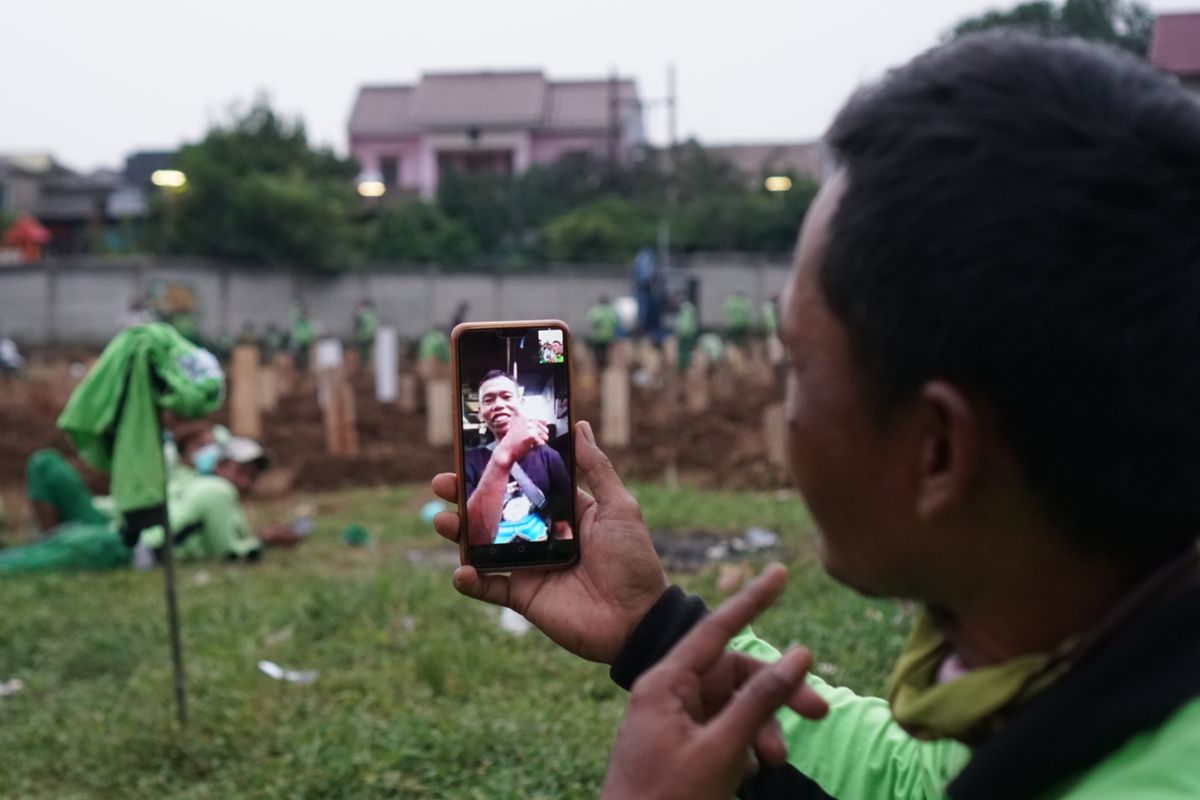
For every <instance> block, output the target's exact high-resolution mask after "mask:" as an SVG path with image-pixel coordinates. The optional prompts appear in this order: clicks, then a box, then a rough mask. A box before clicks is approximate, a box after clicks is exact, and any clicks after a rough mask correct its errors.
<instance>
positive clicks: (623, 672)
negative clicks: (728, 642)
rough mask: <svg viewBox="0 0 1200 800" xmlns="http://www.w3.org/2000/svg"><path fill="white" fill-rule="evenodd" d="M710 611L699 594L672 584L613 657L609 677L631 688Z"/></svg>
mask: <svg viewBox="0 0 1200 800" xmlns="http://www.w3.org/2000/svg"><path fill="white" fill-rule="evenodd" d="M707 614H708V607H707V606H706V605H704V601H703V600H701V599H700V598H699V597H696V596H695V595H690V596H689V595H687V594H685V593H684V591H683V589H680V588H679V587H678V586H672V587H670V588H669V589H667V590H666V591H665V592H663V593H662V597H660V598H658V601H657V602H656V603H655V604H654V605H653V606H651V607H650V610H649V611H647V612H646V616H644V617H642V621H641V622H639V623H638V624H637V627H636V628H634V629H633V633H631V634H629V638H628V639H626V640H625V644H623V645H622V646H621V651H620V652H619V653H617V657H616V659H614V660H613V663H612V668H611V669H610V670H609V672H608V675H609V677H610V678H612V679H613V682H614V683H616V684H617V685H618V686H620V687H621V688H622V689H626V690H628V689H629V687H631V686H633V682H634V681H636V680H637V679H638V676H640V675H641V674H642V673H643V672H645V671H646V670H648V669H650V668H651V667H653V666H654V665H655V664H657V663H658V661H659V659H661V658H662V657H663V656H665V655H666V654H667V651H668V650H670V649H671V648H672V647H674V646H675V643H676V642H678V641H679V640H680V639H682V638H683V637H684V636H685V635H686V634H687V632H688V631H690V630H691V629H692V626H693V625H695V624H696V623H697V622H699V621H700V620H702V619H704V617H705V615H707Z"/></svg>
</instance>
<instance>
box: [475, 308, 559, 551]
mask: <svg viewBox="0 0 1200 800" xmlns="http://www.w3.org/2000/svg"><path fill="white" fill-rule="evenodd" d="M567 345H568V342H567V338H566V334H565V332H564V331H563V329H561V328H557V327H549V328H524V329H509V330H504V329H492V330H471V331H465V332H464V333H463V334H462V335H461V336H460V339H459V348H458V352H459V379H460V381H461V384H460V386H459V387H458V388H459V397H460V413H461V414H462V431H463V437H462V447H463V485H464V493H465V496H466V498H467V500H466V502H467V535H468V543H469V544H470V545H471V546H472V547H475V548H479V547H487V548H488V550H489V551H491V552H492V553H493V554H494V553H496V552H498V551H500V552H514V553H515V552H517V551H519V552H521V553H524V552H525V551H526V550H527V549H529V550H537V551H539V552H542V551H544V550H545V549H547V548H550V549H552V548H553V547H554V546H555V543H562V544H560V545H559V546H560V549H561V548H562V547H563V546H564V545H565V544H566V543H567V542H570V541H571V540H573V538H574V531H573V530H572V526H573V520H572V519H571V514H572V510H573V504H572V500H573V497H574V485H573V482H572V477H571V475H572V472H571V459H572V452H571V441H570V413H569V409H568V398H569V393H568V387H567V380H568V377H567V376H568V369H569V367H568V363H567V359H568V355H569V354H568V353H567ZM497 454H500V455H497ZM493 460H495V464H494V465H492V468H491V469H489V465H490V464H491V462H492V461H493ZM506 463H508V464H511V467H510V468H509V469H508V470H505V469H503V465H504V464H506ZM530 545H534V546H535V547H529V546H530Z"/></svg>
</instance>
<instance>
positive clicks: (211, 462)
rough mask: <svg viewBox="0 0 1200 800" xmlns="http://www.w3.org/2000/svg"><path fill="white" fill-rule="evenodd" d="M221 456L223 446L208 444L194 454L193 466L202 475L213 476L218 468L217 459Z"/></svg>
mask: <svg viewBox="0 0 1200 800" xmlns="http://www.w3.org/2000/svg"><path fill="white" fill-rule="evenodd" d="M220 456H221V446H220V445H219V444H206V445H204V446H203V447H201V448H200V449H199V450H197V451H196V452H195V453H192V466H193V467H195V469H196V472H199V473H200V474H201V475H212V472H213V470H214V469H216V466H217V459H218V458H219V457H220Z"/></svg>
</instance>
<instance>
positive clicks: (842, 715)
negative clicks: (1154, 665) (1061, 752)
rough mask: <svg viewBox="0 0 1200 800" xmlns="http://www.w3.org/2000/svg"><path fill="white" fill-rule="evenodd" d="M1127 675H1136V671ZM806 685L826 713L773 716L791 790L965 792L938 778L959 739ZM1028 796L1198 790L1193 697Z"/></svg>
mask: <svg viewBox="0 0 1200 800" xmlns="http://www.w3.org/2000/svg"><path fill="white" fill-rule="evenodd" d="M730 646H731V648H732V649H734V650H737V651H739V652H742V653H746V654H747V655H752V656H754V657H756V658H760V659H763V660H769V661H774V660H775V659H777V658H779V652H778V651H777V650H775V648H773V647H772V646H771V645H769V644H767V643H766V642H764V641H762V640H761V639H758V638H757V637H756V636H755V635H754V634H753V632H751V631H749V630H747V631H744V632H743V633H742V634H741V635H739V636H738V637H736V638H735V639H734V640H733V641H732V642H731V643H730ZM1128 678H1129V680H1131V681H1136V680H1137V679H1138V678H1137V676H1136V675H1129V676H1128ZM808 684H809V686H811V687H812V688H813V689H815V690H816V691H817V693H818V694H820V695H821V696H822V697H823V698H825V700H826V701H827V702H828V703H829V714H828V715H827V716H826V717H825V719H822V720H816V721H813V720H806V719H803V718H802V717H800V716H798V715H797V714H795V713H794V712H792V711H790V710H789V709H784V710H783V711H781V712H780V713H779V715H778V718H779V722H780V725H781V726H782V728H783V735H784V741H785V742H787V745H788V759H789V766H791V767H794V769H795V772H797V773H799V774H798V775H797V776H795V778H796V780H795V784H796V788H797V792H798V793H793V794H791V795H790V796H792V797H796V798H800V797H809V798H839V800H840V799H841V798H847V800H848V799H849V798H857V799H858V800H874V799H875V798H878V800H884V799H885V798H906V800H907V799H908V798H911V799H912V800H940V798H946V797H959V796H963V797H966V796H974V795H959V794H957V793H954V792H953V791H951V792H949V793H948V792H947V787H948V786H950V785H951V784H952V782H953V781H954V779H955V778H957V777H958V776H959V775H960V773H963V772H964V767H966V765H967V763H968V762H969V761H970V760H971V756H972V754H971V751H970V750H969V749H968V748H967V747H966V746H965V745H962V744H959V743H958V742H955V741H951V740H940V741H935V742H922V741H918V740H917V739H914V738H913V737H911V736H909V735H908V734H907V733H905V731H904V730H903V729H902V728H901V727H900V726H899V725H897V724H896V722H895V720H894V719H892V714H891V711H890V709H889V708H888V704H887V701H885V700H883V699H881V698H877V697H859V696H858V695H856V694H854V692H852V691H850V690H849V689H839V688H834V687H832V686H830V685H829V684H827V683H825V682H824V681H822V680H821V679H820V678H818V677H816V676H815V675H810V676H809V678H808ZM1097 702H1100V701H1099V700H1097ZM1059 744H1060V746H1061V744H1062V743H1061V742H1060V743H1059ZM1048 749H1050V750H1051V751H1053V749H1054V744H1053V743H1050V747H1049V748H1048ZM1009 766H1010V769H1016V770H1020V769H1022V768H1028V765H1027V764H1026V763H1024V762H1022V763H1013V764H1010V765H1009ZM812 783H815V784H816V786H812V785H811V784H812ZM761 796H770V797H775V796H776V795H761ZM778 796H779V797H784V796H785V795H782V794H781V795H778ZM1001 796H1003V795H1001ZM1008 796H1009V797H1013V798H1016V797H1030V795H1025V794H1011V795H1008ZM1032 797H1035V798H1040V800H1127V799H1128V798H1137V800H1183V798H1196V797H1200V696H1196V697H1194V698H1193V699H1192V700H1190V701H1189V702H1186V703H1184V704H1183V705H1182V706H1181V707H1179V708H1178V709H1177V710H1176V711H1175V712H1174V713H1173V714H1171V715H1170V716H1169V717H1168V718H1167V719H1166V720H1165V721H1164V722H1163V723H1162V724H1161V725H1159V726H1157V727H1155V728H1152V729H1150V730H1147V731H1144V732H1141V733H1138V734H1135V735H1134V736H1132V737H1130V738H1129V739H1128V740H1127V741H1125V742H1124V743H1123V744H1121V745H1120V746H1119V747H1118V748H1117V749H1116V750H1115V751H1114V752H1112V753H1111V754H1110V755H1108V756H1107V757H1106V758H1104V759H1102V760H1100V761H1099V762H1098V763H1095V764H1093V765H1092V766H1090V768H1084V769H1083V770H1081V771H1079V772H1076V773H1074V774H1070V775H1067V776H1065V777H1063V778H1061V779H1059V780H1056V781H1054V782H1053V785H1052V786H1051V787H1050V788H1048V789H1046V790H1044V791H1041V792H1039V793H1038V794H1035V795H1032Z"/></svg>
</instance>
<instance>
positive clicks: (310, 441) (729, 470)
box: [0, 372, 789, 492]
mask: <svg viewBox="0 0 1200 800" xmlns="http://www.w3.org/2000/svg"><path fill="white" fill-rule="evenodd" d="M20 383H21V384H24V385H20V386H19V389H17V390H14V388H13V387H14V385H9V386H4V385H0V486H3V487H13V486H19V485H21V484H22V483H23V482H24V469H25V461H26V459H28V457H29V455H30V454H31V453H32V452H33V451H35V450H37V449H38V448H39V447H55V448H57V449H59V450H60V451H62V452H63V453H72V448H71V447H70V445H69V443H68V442H67V440H66V437H64V436H63V435H62V434H61V433H59V432H58V431H57V430H56V429H55V427H54V421H55V419H56V418H57V416H58V413H59V411H60V410H61V407H62V404H63V403H65V400H66V396H67V394H69V388H68V389H67V390H66V392H64V390H63V387H61V386H56V385H53V382H52V381H49V382H46V381H42V382H38V381H22V382H20ZM353 385H354V390H355V399H356V405H357V430H358V439H359V443H360V450H361V454H360V455H359V456H357V457H355V458H334V457H331V456H328V455H326V453H325V428H324V422H323V420H322V417H321V410H320V407H319V406H318V404H317V395H316V389H315V386H314V385H313V383H312V381H311V380H306V381H303V382H301V384H300V385H299V386H298V387H296V389H295V390H294V391H293V392H292V393H290V394H288V395H287V396H284V397H281V398H280V400H279V403H278V406H277V407H276V409H275V410H274V411H272V412H270V413H267V414H265V415H264V416H263V436H262V440H263V445H264V446H265V447H266V448H267V449H268V451H269V452H270V453H271V455H272V457H273V459H274V463H275V464H276V466H277V467H278V468H279V474H280V477H282V478H283V480H282V481H277V482H276V483H277V488H278V490H286V489H289V488H290V489H292V490H299V491H314V490H323V489H334V488H341V487H346V486H363V485H382V484H397V483H409V482H413V481H426V480H428V479H429V478H430V477H431V476H432V475H434V474H435V473H437V472H441V471H448V470H452V469H453V468H454V456H453V453H452V451H451V449H450V448H449V447H441V448H434V447H430V446H429V445H427V444H426V443H425V417H424V414H423V413H420V412H418V413H416V414H404V413H401V412H400V411H399V409H398V408H397V407H396V406H395V405H387V406H384V405H380V404H379V403H378V402H376V400H375V396H374V391H373V387H372V382H371V377H370V376H369V375H367V374H365V373H362V372H360V373H359V374H358V375H356V376H355V379H354V381H353ZM721 386H724V387H725V391H724V392H721V391H719V388H720V387H721ZM682 391H683V390H682V389H681V392H680V395H679V399H677V400H676V402H675V403H673V404H671V403H668V402H666V397H665V395H664V392H665V389H664V387H663V385H662V383H661V382H655V381H650V380H647V381H645V382H642V384H641V385H635V387H634V389H633V394H632V397H631V400H632V404H633V409H634V414H633V417H634V418H633V444H632V445H631V446H630V447H628V448H615V449H611V450H610V451H609V456H610V457H611V458H612V460H613V463H614V464H615V465H616V467H617V469H618V471H619V472H620V473H621V474H622V475H623V476H624V477H626V478H629V479H635V480H646V481H660V480H663V479H664V477H666V476H667V475H668V473H669V472H672V471H673V472H674V473H675V474H677V475H678V476H679V477H680V479H681V480H683V481H684V482H686V483H689V484H693V485H700V486H705V487H716V486H722V487H726V488H740V489H770V488H777V487H781V486H786V485H788V482H789V481H788V476H787V473H786V471H785V470H783V469H781V468H778V467H775V466H772V465H771V464H769V463H768V461H767V459H766V453H765V447H764V440H763V433H762V418H763V410H764V409H765V407H766V406H767V405H769V404H770V403H774V402H778V401H779V399H780V397H781V394H782V393H781V390H780V389H779V385H778V381H777V380H775V378H774V377H773V376H769V375H768V376H765V377H764V376H762V375H760V376H758V377H756V378H752V377H745V376H742V377H735V376H732V375H728V374H725V375H722V374H718V375H717V376H715V377H714V384H713V391H714V397H713V400H712V403H711V405H710V407H709V408H708V410H707V411H705V412H702V413H697V412H692V411H688V410H687V409H686V407H685V403H684V402H683V400H684V396H683V393H682ZM577 416H578V418H579V419H587V420H591V421H592V423H593V425H594V426H596V427H597V428H599V420H600V418H601V417H600V408H599V404H598V402H595V401H593V402H591V403H590V404H589V403H588V402H586V401H580V402H579V404H578V406H577ZM213 420H214V421H218V422H222V423H227V422H228V411H227V409H222V410H221V411H220V412H218V413H217V414H214V415H213ZM71 457H72V462H73V463H75V464H76V465H77V466H80V467H81V468H82V465H81V464H79V461H78V459H77V458H74V456H73V455H72V456H71ZM672 463H673V465H674V467H673V470H672ZM82 471H83V472H84V475H85V479H86V480H87V481H88V484H89V486H91V487H92V488H93V490H95V491H98V492H104V491H106V486H107V479H106V477H105V476H104V475H101V474H99V473H97V472H95V471H94V470H89V469H86V468H83V469H82Z"/></svg>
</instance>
